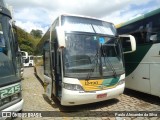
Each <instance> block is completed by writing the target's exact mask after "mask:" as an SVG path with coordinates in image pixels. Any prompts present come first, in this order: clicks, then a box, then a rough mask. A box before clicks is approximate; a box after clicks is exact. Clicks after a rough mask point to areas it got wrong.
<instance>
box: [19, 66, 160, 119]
mask: <svg viewBox="0 0 160 120" xmlns="http://www.w3.org/2000/svg"><path fill="white" fill-rule="evenodd" d="M22 88H23V99H24V107H23V111H24V112H25V111H49V112H48V114H50V115H54V116H56V117H45V118H23V119H24V120H30V119H31V120H39V119H40V120H48V119H50V120H53V119H55V120H60V119H65V120H79V119H80V120H81V119H82V120H160V118H159V117H156V114H155V117H134V116H132V117H124V116H123V114H118V115H119V116H120V115H122V116H123V117H115V116H113V114H114V115H115V112H112V111H146V112H149V111H150V112H151V114H152V111H159V112H160V98H158V97H155V96H151V95H147V94H143V93H139V92H135V91H131V90H125V92H124V94H122V95H121V96H119V97H118V98H117V99H113V100H108V101H104V102H98V103H93V104H87V105H80V106H73V107H63V106H61V105H60V103H59V101H58V100H57V99H56V98H55V99H54V100H53V101H50V100H49V99H48V98H47V97H46V96H45V94H44V90H43V86H42V83H41V81H40V80H38V79H37V78H36V76H35V75H34V71H33V67H30V68H25V69H24V79H23V80H22ZM51 111H52V112H51ZM108 112H109V113H108ZM45 114H46V112H45ZM125 114H126V113H125ZM151 114H150V115H151ZM152 116H154V114H152ZM17 119H18V118H17Z"/></svg>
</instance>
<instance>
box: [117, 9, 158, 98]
mask: <svg viewBox="0 0 160 120" xmlns="http://www.w3.org/2000/svg"><path fill="white" fill-rule="evenodd" d="M117 30H118V33H119V34H131V35H133V36H134V37H135V39H136V48H137V49H136V51H135V52H133V53H131V54H125V55H124V59H125V69H126V87H127V88H129V89H133V90H136V91H140V92H144V93H148V94H151V95H155V96H160V84H159V82H160V79H159V78H160V74H159V73H160V8H159V9H156V10H154V11H151V12H148V13H146V14H144V15H142V16H139V17H137V18H135V19H132V20H130V21H127V22H124V23H121V24H119V25H117ZM129 46H130V44H129V42H125V41H124V42H123V47H124V48H125V49H128V47H129Z"/></svg>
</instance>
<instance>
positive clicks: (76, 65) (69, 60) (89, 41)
mask: <svg viewBox="0 0 160 120" xmlns="http://www.w3.org/2000/svg"><path fill="white" fill-rule="evenodd" d="M65 41H66V48H65V49H64V73H65V76H67V77H77V78H86V77H87V76H89V77H92V78H94V77H107V76H111V75H114V74H115V73H116V74H117V75H119V74H122V72H123V73H124V68H123V62H122V52H121V46H120V44H119V43H118V40H117V38H115V37H109V36H108V37H107V36H105V37H104V36H100V35H97V34H96V35H88V34H74V33H67V34H66V40H65ZM114 72H115V73H114Z"/></svg>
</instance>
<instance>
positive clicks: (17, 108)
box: [2, 99, 24, 112]
mask: <svg viewBox="0 0 160 120" xmlns="http://www.w3.org/2000/svg"><path fill="white" fill-rule="evenodd" d="M23 103H24V101H23V99H22V100H21V101H19V102H18V103H16V104H14V105H12V106H10V107H8V108H6V109H3V110H2V111H15V112H18V111H21V110H22V108H23Z"/></svg>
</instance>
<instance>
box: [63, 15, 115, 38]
mask: <svg viewBox="0 0 160 120" xmlns="http://www.w3.org/2000/svg"><path fill="white" fill-rule="evenodd" d="M62 25H63V27H64V29H65V31H78V32H89V33H98V34H105V35H111V36H115V35H116V34H117V33H116V29H115V27H114V25H113V24H112V23H108V22H104V21H100V20H95V19H90V18H81V17H72V16H63V17H62Z"/></svg>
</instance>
